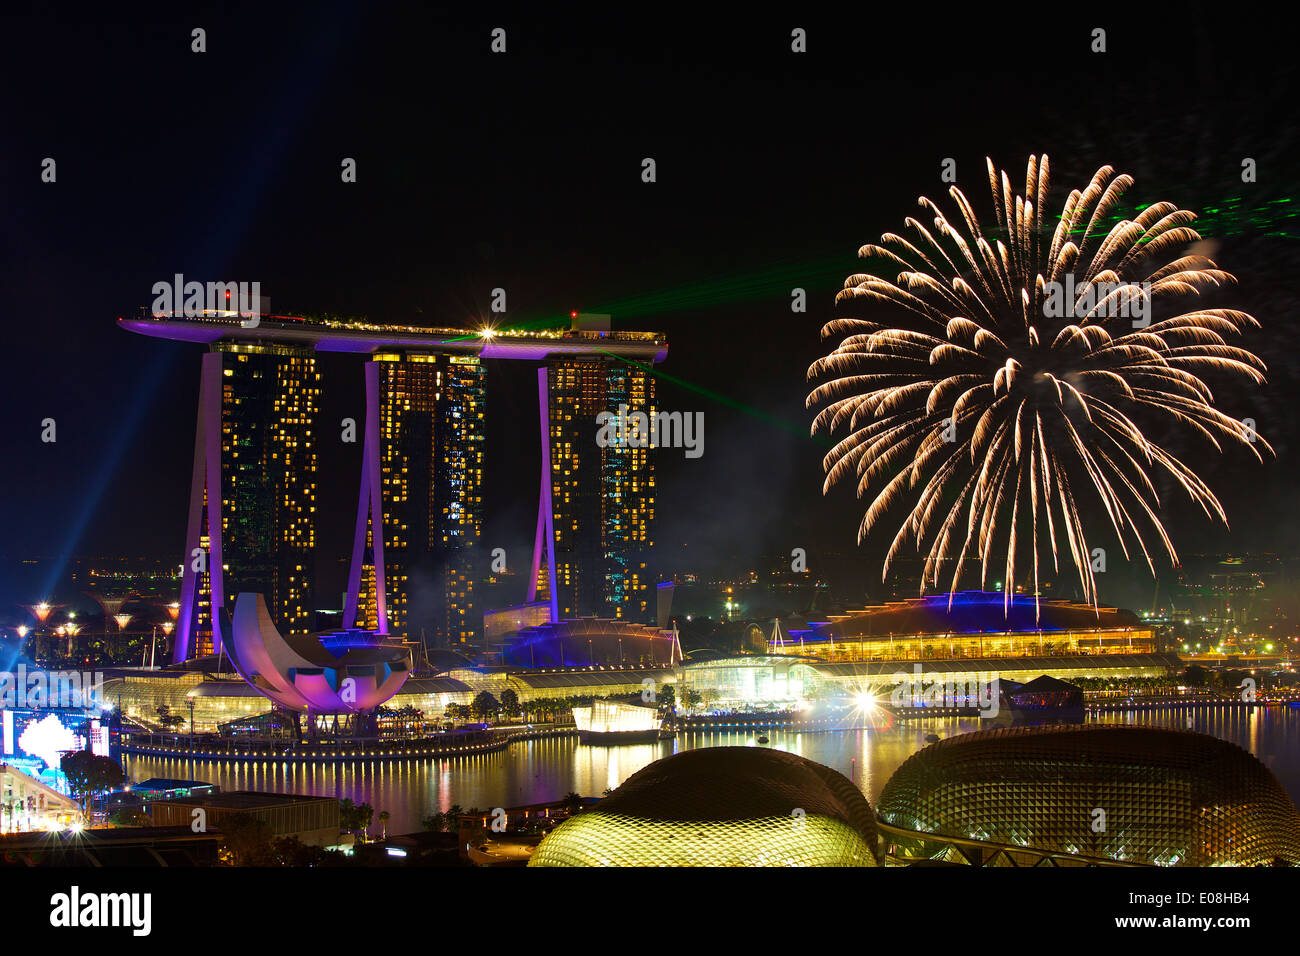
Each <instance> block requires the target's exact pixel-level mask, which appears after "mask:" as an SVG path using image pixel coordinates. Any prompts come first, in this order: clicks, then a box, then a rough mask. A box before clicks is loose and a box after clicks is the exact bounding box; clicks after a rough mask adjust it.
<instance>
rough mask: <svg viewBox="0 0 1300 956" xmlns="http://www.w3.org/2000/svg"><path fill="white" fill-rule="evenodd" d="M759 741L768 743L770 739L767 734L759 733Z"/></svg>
mask: <svg viewBox="0 0 1300 956" xmlns="http://www.w3.org/2000/svg"><path fill="white" fill-rule="evenodd" d="M758 742H759V743H760V744H765V743H768V742H769V741H768V739H767V734H759V735H758Z"/></svg>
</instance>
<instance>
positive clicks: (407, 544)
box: [358, 352, 487, 647]
mask: <svg viewBox="0 0 1300 956" xmlns="http://www.w3.org/2000/svg"><path fill="white" fill-rule="evenodd" d="M373 360H374V362H375V363H376V364H377V366H378V369H379V392H378V405H379V409H378V411H379V462H380V473H381V477H380V483H381V485H382V501H383V531H384V564H385V581H386V596H387V617H388V627H389V629H390V632H391V633H392V634H394V635H395V636H400V637H405V638H406V639H408V640H412V641H418V640H420V638H421V631H423V632H424V635H425V637H427V638H428V640H429V645H430V646H447V647H475V646H477V645H478V644H479V643H481V640H482V636H483V620H482V609H481V607H480V606H479V604H478V602H477V600H476V597H475V589H476V586H477V584H478V581H477V578H478V558H479V553H480V550H481V549H480V538H481V536H482V533H483V439H484V412H485V408H486V384H487V383H486V377H485V372H486V369H485V368H484V366H483V364H482V362H481V361H480V359H479V358H478V357H477V356H467V355H446V354H434V353H414V352H413V353H397V352H381V353H377V354H376V355H375V356H374V359H373ZM366 554H367V563H366V565H365V567H364V568H363V569H362V577H361V585H362V587H361V591H362V593H361V598H360V602H359V617H358V624H359V626H362V627H366V628H371V629H373V628H376V627H378V623H379V622H378V610H377V607H376V601H375V580H376V576H375V567H374V541H373V523H372V524H371V526H370V527H368V528H367V541H366Z"/></svg>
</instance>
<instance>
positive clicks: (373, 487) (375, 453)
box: [343, 361, 388, 634]
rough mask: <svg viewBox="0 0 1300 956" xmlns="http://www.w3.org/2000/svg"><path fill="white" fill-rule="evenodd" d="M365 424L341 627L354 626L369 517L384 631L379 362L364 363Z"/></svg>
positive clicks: (385, 601)
mask: <svg viewBox="0 0 1300 956" xmlns="http://www.w3.org/2000/svg"><path fill="white" fill-rule="evenodd" d="M365 371H366V424H365V438H364V439H363V441H362V448H361V491H360V494H359V495H358V496H357V526H356V534H355V536H354V537H353V539H352V569H351V572H350V574H349V577H348V597H347V604H346V605H345V606H344V608H343V626H344V627H356V626H357V611H358V608H359V606H360V603H361V600H360V598H361V566H362V565H363V564H364V563H365V558H366V518H367V517H369V518H370V535H371V545H372V549H373V552H374V558H375V610H376V612H377V616H378V618H379V633H380V634H387V633H388V596H387V594H386V591H387V586H386V582H385V580H384V504H383V484H382V483H381V481H380V477H379V474H380V472H379V363H378V362H374V361H371V362H367V363H366V369H365Z"/></svg>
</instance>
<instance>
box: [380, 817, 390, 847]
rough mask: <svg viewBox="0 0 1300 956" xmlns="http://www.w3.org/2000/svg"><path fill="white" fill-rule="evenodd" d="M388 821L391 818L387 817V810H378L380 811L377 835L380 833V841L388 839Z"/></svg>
mask: <svg viewBox="0 0 1300 956" xmlns="http://www.w3.org/2000/svg"><path fill="white" fill-rule="evenodd" d="M390 819H391V817H390V816H389V813H388V811H387V810H380V811H379V828H380V830H379V833H380V835H379V839H381V840H387V839H388V821H389V820H390Z"/></svg>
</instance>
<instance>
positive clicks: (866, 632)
mask: <svg viewBox="0 0 1300 956" xmlns="http://www.w3.org/2000/svg"><path fill="white" fill-rule="evenodd" d="M768 648H769V650H770V652H771V653H775V654H800V655H815V656H816V657H818V658H820V659H822V660H826V661H917V660H960V659H983V658H993V657H1006V658H1011V657H1022V656H1027V655H1033V656H1047V657H1069V656H1089V655H1096V654H1122V655H1132V654H1149V653H1155V652H1157V651H1158V647H1157V643H1156V635H1155V630H1154V628H1152V627H1151V625H1149V624H1146V623H1143V622H1141V621H1139V620H1138V618H1137V615H1135V614H1133V612H1131V611H1125V610H1119V609H1116V608H1111V607H1100V608H1098V607H1093V606H1092V605H1091V604H1076V603H1074V602H1071V601H1062V600H1048V599H1044V600H1040V601H1039V602H1037V603H1035V601H1034V599H1033V598H1032V597H1027V596H1025V595H1016V596H1015V600H1014V601H1013V602H1012V603H1011V605H1010V607H1006V606H1004V604H1003V596H1002V594H1001V593H998V592H991V591H963V592H959V593H957V594H955V595H951V596H950V595H947V594H937V595H931V596H928V597H921V598H910V599H908V600H906V601H893V602H890V603H888V604H880V605H876V606H874V607H868V608H864V609H862V610H858V611H851V612H849V613H847V614H834V615H831V616H830V618H829V620H827V621H821V622H817V623H814V624H811V625H809V627H807V628H805V629H791V630H790V632H789V634H788V636H787V635H778V636H777V637H776V638H775V639H773V640H769V642H768Z"/></svg>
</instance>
